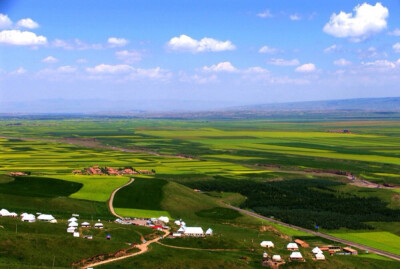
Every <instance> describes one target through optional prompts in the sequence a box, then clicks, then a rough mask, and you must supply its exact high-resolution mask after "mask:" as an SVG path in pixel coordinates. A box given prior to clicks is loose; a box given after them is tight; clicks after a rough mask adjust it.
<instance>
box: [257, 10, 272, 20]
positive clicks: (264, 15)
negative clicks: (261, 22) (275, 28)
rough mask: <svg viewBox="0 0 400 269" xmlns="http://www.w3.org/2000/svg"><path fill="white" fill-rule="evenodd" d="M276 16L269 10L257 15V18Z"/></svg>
mask: <svg viewBox="0 0 400 269" xmlns="http://www.w3.org/2000/svg"><path fill="white" fill-rule="evenodd" d="M273 16H274V15H272V13H271V11H269V9H266V10H264V11H263V12H260V13H257V17H260V18H272V17H273Z"/></svg>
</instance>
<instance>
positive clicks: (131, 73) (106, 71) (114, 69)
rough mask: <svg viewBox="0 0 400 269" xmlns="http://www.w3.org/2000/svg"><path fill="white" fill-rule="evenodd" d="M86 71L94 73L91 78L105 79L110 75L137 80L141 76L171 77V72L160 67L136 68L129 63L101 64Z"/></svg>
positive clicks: (162, 78) (165, 78)
mask: <svg viewBox="0 0 400 269" xmlns="http://www.w3.org/2000/svg"><path fill="white" fill-rule="evenodd" d="M86 72H88V73H89V74H91V75H94V76H93V77H91V78H96V79H105V78H108V77H110V76H115V75H120V79H121V80H136V79H140V78H150V79H156V80H164V81H165V80H167V79H169V78H170V77H171V72H169V71H168V70H165V69H162V68H160V67H155V68H134V67H132V66H130V65H127V64H117V65H109V64H99V65H97V66H94V67H89V68H86Z"/></svg>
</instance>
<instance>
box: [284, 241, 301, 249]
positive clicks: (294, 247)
mask: <svg viewBox="0 0 400 269" xmlns="http://www.w3.org/2000/svg"><path fill="white" fill-rule="evenodd" d="M286 248H287V249H288V250H299V246H298V245H297V244H296V243H289V244H287V247H286Z"/></svg>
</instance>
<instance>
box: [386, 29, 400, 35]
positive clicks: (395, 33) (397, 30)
mask: <svg viewBox="0 0 400 269" xmlns="http://www.w3.org/2000/svg"><path fill="white" fill-rule="evenodd" d="M388 35H393V36H400V29H399V28H396V29H394V30H393V31H391V32H389V33H388Z"/></svg>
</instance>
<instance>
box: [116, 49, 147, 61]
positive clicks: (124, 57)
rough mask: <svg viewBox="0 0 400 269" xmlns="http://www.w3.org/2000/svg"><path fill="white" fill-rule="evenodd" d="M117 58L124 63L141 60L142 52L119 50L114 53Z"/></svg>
mask: <svg viewBox="0 0 400 269" xmlns="http://www.w3.org/2000/svg"><path fill="white" fill-rule="evenodd" d="M115 56H116V57H117V59H119V60H121V61H124V62H126V63H136V62H139V61H140V60H142V54H141V53H140V52H138V51H136V50H131V51H129V50H121V51H117V52H116V53H115Z"/></svg>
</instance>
